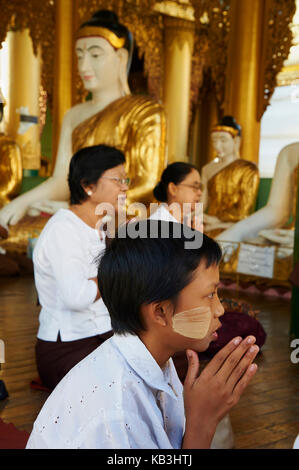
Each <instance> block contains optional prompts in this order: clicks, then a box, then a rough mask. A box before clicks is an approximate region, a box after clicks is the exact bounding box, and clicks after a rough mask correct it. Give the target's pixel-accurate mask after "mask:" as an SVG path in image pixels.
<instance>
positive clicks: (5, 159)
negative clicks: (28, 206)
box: [0, 133, 22, 207]
mask: <svg viewBox="0 0 299 470" xmlns="http://www.w3.org/2000/svg"><path fill="white" fill-rule="evenodd" d="M21 183H22V158H21V151H20V147H19V146H18V144H17V143H16V142H15V141H14V140H13V139H11V138H10V137H8V136H6V135H4V134H2V133H0V207H2V206H4V205H5V204H6V203H8V202H9V200H10V198H12V197H13V196H16V195H17V194H18V193H19V191H20V188H21Z"/></svg>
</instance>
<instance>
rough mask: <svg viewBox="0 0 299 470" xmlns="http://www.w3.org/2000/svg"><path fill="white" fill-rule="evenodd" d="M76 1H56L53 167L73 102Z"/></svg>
mask: <svg viewBox="0 0 299 470" xmlns="http://www.w3.org/2000/svg"><path fill="white" fill-rule="evenodd" d="M75 9H76V8H75V2H74V1H72V0H63V1H62V0H59V1H56V2H55V65H54V91H53V134H52V162H53V165H52V168H54V164H55V160H56V154H57V149H58V142H59V136H60V129H61V124H62V120H63V117H64V115H65V113H66V111H67V110H68V109H70V108H71V107H72V104H73V78H74V77H73V55H74V50H73V44H74V26H75V25H74V15H73V12H74V11H75Z"/></svg>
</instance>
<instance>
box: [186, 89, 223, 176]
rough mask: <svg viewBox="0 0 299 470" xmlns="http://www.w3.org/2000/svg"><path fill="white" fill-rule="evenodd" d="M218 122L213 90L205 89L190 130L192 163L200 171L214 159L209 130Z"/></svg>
mask: <svg viewBox="0 0 299 470" xmlns="http://www.w3.org/2000/svg"><path fill="white" fill-rule="evenodd" d="M218 121H219V111H218V105H217V100H216V92H215V88H214V87H213V88H210V89H207V90H206V92H205V94H204V95H203V96H202V98H201V100H200V102H199V103H198V105H197V108H196V113H195V119H194V123H193V129H192V140H191V152H190V153H191V155H192V163H193V164H194V165H196V166H197V167H198V168H199V169H201V168H202V167H203V166H204V165H206V164H207V163H208V162H210V161H212V160H213V159H214V158H215V152H214V150H213V146H212V140H211V129H212V127H213V126H214V125H215V124H216V123H217V122H218Z"/></svg>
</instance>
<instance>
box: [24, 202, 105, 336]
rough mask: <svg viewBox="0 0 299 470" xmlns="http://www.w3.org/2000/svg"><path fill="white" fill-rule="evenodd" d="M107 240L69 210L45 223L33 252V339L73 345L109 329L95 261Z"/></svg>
mask: <svg viewBox="0 0 299 470" xmlns="http://www.w3.org/2000/svg"><path fill="white" fill-rule="evenodd" d="M104 249H105V240H101V239H100V236H99V233H98V231H97V230H96V229H92V228H91V227H89V226H88V225H87V224H86V223H85V222H83V221H82V220H81V219H80V218H79V217H78V216H77V215H76V214H74V213H73V212H72V211H70V210H68V209H60V210H59V211H58V212H57V213H56V214H55V215H53V216H52V217H51V219H50V220H49V221H48V223H47V224H46V225H45V227H44V229H43V231H42V233H41V235H40V237H39V239H38V241H37V243H36V246H35V248H34V252H33V264H34V277H35V285H36V289H37V292H38V297H39V302H40V305H41V311H40V316H39V322H40V326H39V330H38V333H37V337H38V338H39V339H42V340H44V341H56V340H57V336H58V332H60V337H61V340H62V341H74V340H78V339H82V338H87V337H90V336H95V335H98V334H102V333H105V332H107V331H109V330H111V321H110V316H109V313H108V310H107V308H106V306H105V304H104V302H103V300H102V299H101V298H100V299H98V300H97V301H96V302H94V300H95V298H96V295H97V285H96V283H95V282H94V281H92V280H91V278H94V277H96V276H97V263H96V262H95V259H96V258H97V257H98V256H99V255H100V254H101V253H103V251H104Z"/></svg>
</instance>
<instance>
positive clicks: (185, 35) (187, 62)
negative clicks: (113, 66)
mask: <svg viewBox="0 0 299 470" xmlns="http://www.w3.org/2000/svg"><path fill="white" fill-rule="evenodd" d="M164 34H165V59H164V86H163V95H164V106H165V111H166V117H167V124H168V161H169V163H171V162H174V161H178V160H181V161H182V160H185V161H187V160H188V157H187V145H188V128H189V101H190V100H189V96H190V79H191V60H192V52H193V45H194V23H193V22H192V21H188V20H185V19H181V18H173V17H170V16H164Z"/></svg>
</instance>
